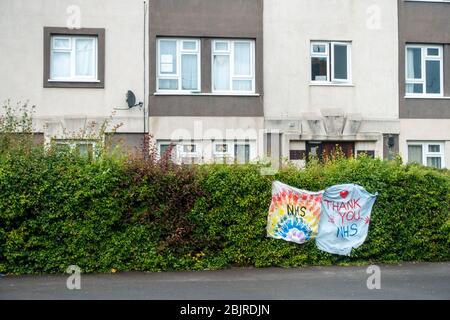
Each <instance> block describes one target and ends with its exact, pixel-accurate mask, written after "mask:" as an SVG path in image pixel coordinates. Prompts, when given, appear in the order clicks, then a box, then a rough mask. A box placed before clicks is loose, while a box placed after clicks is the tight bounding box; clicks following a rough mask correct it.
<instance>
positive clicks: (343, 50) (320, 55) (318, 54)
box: [311, 41, 351, 83]
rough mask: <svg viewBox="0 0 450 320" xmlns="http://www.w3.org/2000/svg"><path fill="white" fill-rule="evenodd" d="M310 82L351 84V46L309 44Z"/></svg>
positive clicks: (324, 43)
mask: <svg viewBox="0 0 450 320" xmlns="http://www.w3.org/2000/svg"><path fill="white" fill-rule="evenodd" d="M311 81H312V82H314V83H316V82H317V83H350V82H351V44H350V43H348V42H328V41H321V42H311Z"/></svg>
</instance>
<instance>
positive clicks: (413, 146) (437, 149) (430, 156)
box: [408, 142, 444, 169]
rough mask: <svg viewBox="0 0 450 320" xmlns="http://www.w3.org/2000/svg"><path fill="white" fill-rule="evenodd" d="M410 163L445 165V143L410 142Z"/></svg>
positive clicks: (435, 166)
mask: <svg viewBox="0 0 450 320" xmlns="http://www.w3.org/2000/svg"><path fill="white" fill-rule="evenodd" d="M408 163H419V164H422V165H424V166H428V167H434V168H438V169H440V168H443V167H444V143H442V142H408Z"/></svg>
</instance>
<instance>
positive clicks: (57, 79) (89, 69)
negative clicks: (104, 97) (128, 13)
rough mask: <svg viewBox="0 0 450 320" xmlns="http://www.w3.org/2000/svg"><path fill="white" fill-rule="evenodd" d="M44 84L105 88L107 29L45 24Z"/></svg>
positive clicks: (61, 86) (47, 85)
mask: <svg viewBox="0 0 450 320" xmlns="http://www.w3.org/2000/svg"><path fill="white" fill-rule="evenodd" d="M43 47H44V87H45V88H69V87H70V88H104V79H105V29H94V28H82V29H67V28H58V27H44V46H43Z"/></svg>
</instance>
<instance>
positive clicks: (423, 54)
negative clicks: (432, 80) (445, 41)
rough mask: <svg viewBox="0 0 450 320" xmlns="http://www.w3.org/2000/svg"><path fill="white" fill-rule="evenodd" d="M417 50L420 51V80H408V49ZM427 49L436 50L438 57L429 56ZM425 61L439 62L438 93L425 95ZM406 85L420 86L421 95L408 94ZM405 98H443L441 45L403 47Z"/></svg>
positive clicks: (409, 45) (442, 52)
mask: <svg viewBox="0 0 450 320" xmlns="http://www.w3.org/2000/svg"><path fill="white" fill-rule="evenodd" d="M411 48H418V49H421V59H422V60H421V73H422V77H421V78H420V79H414V78H408V49H411ZM427 49H438V50H439V55H438V56H429V55H428V50H427ZM427 61H439V62H440V85H441V86H440V93H426V90H427V84H426V77H427V69H426V62H427ZM408 84H412V85H414V84H422V87H423V91H422V93H408V92H406V85H408ZM405 96H407V97H443V96H444V48H443V46H442V45H421V44H407V45H406V46H405Z"/></svg>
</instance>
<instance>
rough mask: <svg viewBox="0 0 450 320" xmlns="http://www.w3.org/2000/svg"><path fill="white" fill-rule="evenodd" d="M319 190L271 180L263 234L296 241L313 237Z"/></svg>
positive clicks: (301, 241)
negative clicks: (312, 190)
mask: <svg viewBox="0 0 450 320" xmlns="http://www.w3.org/2000/svg"><path fill="white" fill-rule="evenodd" d="M322 193H323V191H320V192H310V191H305V190H300V189H297V188H294V187H291V186H288V185H286V184H284V183H281V182H279V181H274V182H273V183H272V202H271V204H270V208H269V215H268V218H267V236H268V237H271V238H275V239H283V240H286V241H290V242H295V243H299V244H301V243H305V242H306V241H308V240H311V239H313V238H315V237H316V236H317V231H318V228H319V219H320V209H321V206H320V203H321V200H322Z"/></svg>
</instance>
